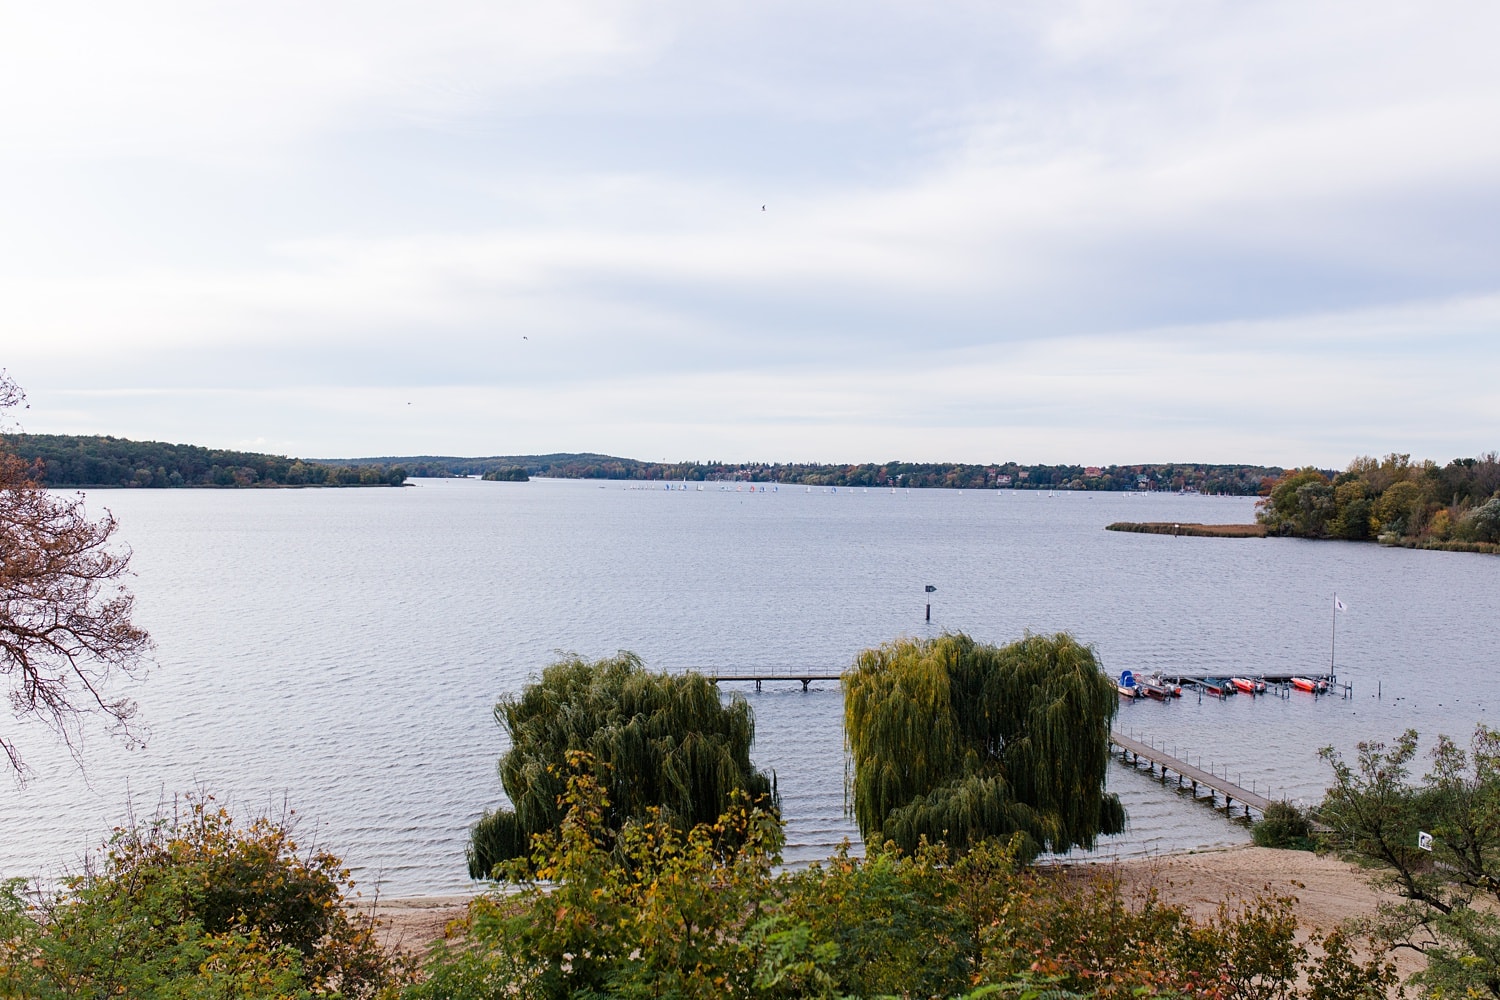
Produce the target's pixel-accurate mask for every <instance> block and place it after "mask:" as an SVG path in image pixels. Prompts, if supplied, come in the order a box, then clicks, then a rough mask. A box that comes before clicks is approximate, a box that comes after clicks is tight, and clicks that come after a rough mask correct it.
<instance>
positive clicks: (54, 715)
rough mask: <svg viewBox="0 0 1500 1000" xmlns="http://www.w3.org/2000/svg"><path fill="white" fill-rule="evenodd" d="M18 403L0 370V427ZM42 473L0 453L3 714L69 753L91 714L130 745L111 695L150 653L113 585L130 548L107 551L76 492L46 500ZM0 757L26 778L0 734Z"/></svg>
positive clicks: (131, 734)
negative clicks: (31, 724)
mask: <svg viewBox="0 0 1500 1000" xmlns="http://www.w3.org/2000/svg"><path fill="white" fill-rule="evenodd" d="M25 398H26V397H25V394H24V393H23V392H22V391H21V389H20V387H19V386H17V385H16V384H15V382H14V381H13V380H12V379H10V377H9V376H8V375H6V373H5V372H4V371H3V370H0V424H3V423H4V417H5V411H6V410H7V409H10V408H12V407H15V406H17V405H19V404H21V403H22V402H23V401H24V400H25ZM40 473H41V469H40V467H39V466H33V465H30V464H28V463H27V462H25V461H23V460H22V459H20V458H18V457H16V456H15V455H12V454H10V453H8V452H5V451H0V677H3V678H4V681H5V686H6V689H7V695H8V697H9V700H10V707H11V711H12V712H13V713H14V715H15V717H16V718H17V719H28V718H35V719H38V720H40V721H42V722H43V723H45V724H46V725H47V726H49V727H50V728H51V729H52V730H53V731H54V732H56V733H57V734H58V735H59V736H60V737H61V738H62V740H63V741H64V742H65V743H66V744H67V745H68V747H69V749H70V750H71V751H73V753H74V755H75V756H77V754H78V748H79V739H80V736H81V732H82V726H83V723H84V722H85V720H86V719H88V718H90V717H96V716H99V717H103V718H104V719H105V720H106V724H107V726H108V727H109V729H110V730H111V731H112V732H115V733H116V734H118V735H121V736H123V737H124V738H125V739H126V740H127V741H128V742H132V743H138V742H139V741H140V732H139V729H138V728H137V727H136V726H135V725H133V720H134V718H135V714H136V706H135V703H134V702H132V701H130V700H129V699H128V698H124V697H120V696H118V695H115V694H112V693H111V692H110V688H111V686H112V684H113V682H115V681H116V680H118V679H119V677H120V675H124V676H125V677H130V678H133V677H137V676H140V675H142V674H143V673H144V672H145V670H146V667H147V665H148V662H149V657H150V654H151V650H152V644H151V638H150V636H148V635H147V634H146V632H145V631H143V630H142V629H140V628H137V627H136V626H135V625H134V624H133V623H132V622H131V620H130V615H131V611H132V610H133V605H134V598H133V597H132V595H131V594H130V591H129V590H127V589H126V588H125V587H124V586H123V585H122V584H121V583H120V580H121V579H122V578H123V577H124V576H126V575H127V573H128V570H129V565H130V550H129V548H123V547H118V546H112V545H111V544H110V540H111V537H112V536H113V535H114V533H115V530H116V529H117V528H118V526H119V525H118V523H117V522H116V521H115V519H114V516H113V515H111V514H110V513H109V512H108V511H106V512H105V514H104V516H103V517H102V518H101V519H100V520H98V521H93V520H90V518H89V517H88V514H87V512H86V511H85V509H84V504H83V497H82V494H79V495H78V496H77V497H74V498H71V499H68V498H64V497H60V496H58V495H56V494H53V493H49V492H48V491H47V490H46V489H44V488H43V487H42V486H41V484H40V478H41V476H40ZM0 750H3V751H4V753H5V755H6V758H7V759H8V761H9V762H10V766H11V768H12V770H13V771H15V773H16V774H17V775H19V776H23V777H24V775H25V773H26V765H25V761H24V759H23V757H22V755H21V753H20V750H19V748H18V747H17V746H16V744H15V741H14V739H12V738H10V737H9V736H8V735H7V734H5V733H0Z"/></svg>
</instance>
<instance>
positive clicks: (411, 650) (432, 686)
mask: <svg viewBox="0 0 1500 1000" xmlns="http://www.w3.org/2000/svg"><path fill="white" fill-rule="evenodd" d="M638 487H639V484H622V483H606V484H602V485H601V484H600V483H597V482H553V481H538V482H533V483H526V484H512V483H482V482H478V481H473V480H464V481H454V480H418V481H417V483H416V485H415V486H413V487H411V488H408V489H401V490H385V489H369V490H265V491H259V490H256V491H248V490H246V491H188V490H182V491H118V492H112V491H98V492H95V493H93V494H91V495H90V497H89V503H90V506H91V508H92V509H97V508H99V507H106V506H107V507H109V508H110V509H112V510H113V511H114V513H115V515H116V516H117V517H118V518H119V520H120V522H121V537H122V538H124V540H125V541H127V542H128V543H129V544H130V545H131V546H132V548H133V549H134V551H135V558H134V562H133V566H134V568H135V570H136V572H137V574H138V575H137V577H136V578H135V579H134V581H132V586H133V589H134V590H135V593H136V595H137V617H138V621H139V623H140V624H142V625H144V626H145V627H146V628H148V629H149V630H150V631H151V633H152V635H153V637H154V638H155V639H156V641H157V644H158V662H159V665H158V666H157V668H155V669H154V670H153V671H152V673H151V675H150V676H149V678H148V679H147V680H146V682H145V683H143V684H141V685H139V686H138V688H137V689H136V690H135V691H134V694H135V695H136V697H137V698H138V700H139V701H140V704H141V713H142V717H143V719H144V720H145V721H146V722H147V724H148V725H149V726H150V730H151V739H150V742H149V745H148V747H147V748H146V749H144V750H138V751H133V752H126V751H125V750H124V749H122V748H121V747H120V746H119V745H118V744H116V743H113V742H111V741H109V740H108V739H107V738H105V737H104V736H103V735H101V734H94V735H91V736H90V738H89V739H88V741H87V742H86V744H85V747H84V758H85V764H86V769H85V771H84V772H83V773H81V774H80V773H79V772H78V770H77V768H76V767H75V765H74V764H73V763H72V761H71V759H70V758H68V757H67V755H66V754H65V753H60V752H57V751H56V749H55V748H54V747H53V746H52V744H51V743H50V742H49V738H48V736H47V735H46V734H45V733H44V732H39V731H35V730H33V729H30V728H23V729H22V730H21V731H20V732H19V733H18V734H17V735H18V739H19V740H20V742H21V747H22V750H23V751H24V752H26V753H28V755H29V759H30V760H31V762H32V763H33V765H34V766H35V769H36V773H35V775H34V777H33V778H32V780H31V781H30V783H29V784H28V785H26V786H25V787H21V788H18V787H15V786H14V785H7V786H6V787H5V790H4V791H3V792H0V876H14V875H28V874H31V875H54V874H56V873H57V872H58V871H59V870H60V869H61V868H62V867H63V866H66V865H71V866H74V867H76V865H77V861H78V858H79V857H80V856H81V854H82V853H83V852H84V851H85V850H86V849H88V848H90V847H92V846H97V845H98V843H99V842H100V840H101V838H102V837H103V835H104V834H105V832H106V831H107V830H108V829H109V827H110V826H112V825H113V824H115V823H118V822H119V821H120V820H121V819H122V818H123V817H124V816H125V814H126V812H127V807H128V804H129V803H131V802H133V804H134V809H135V812H136V813H137V815H141V814H145V813H149V812H150V811H151V810H152V808H154V806H155V805H156V803H157V802H158V801H159V800H161V799H162V798H164V797H165V798H170V797H171V795H172V794H173V793H176V792H182V791H187V790H192V789H194V788H204V789H208V790H210V791H212V792H214V793H215V794H216V795H218V796H219V797H220V798H221V799H223V800H227V801H228V802H230V803H231V805H233V806H234V807H235V808H236V810H237V811H238V812H240V813H248V812H251V811H256V810H264V809H267V808H269V809H273V810H275V811H277V812H280V810H281V809H282V806H283V803H286V804H289V805H290V806H291V807H292V808H295V809H296V810H298V812H299V813H300V814H301V816H302V820H301V822H302V830H303V831H304V839H311V840H315V841H316V842H317V843H318V844H320V845H323V846H327V847H329V848H332V849H334V850H336V851H339V852H341V853H342V854H343V856H344V857H345V859H346V861H347V862H348V863H349V864H350V865H352V866H353V867H355V868H356V870H357V871H358V873H359V875H360V877H361V879H362V881H363V882H364V883H365V884H366V886H369V885H371V884H372V883H374V882H376V881H378V882H379V883H380V885H381V889H382V892H384V893H385V894H387V895H396V896H401V895H417V894H426V893H447V892H454V891H463V890H464V889H465V888H466V887H467V886H468V885H469V883H468V880H467V878H466V877H465V873H464V862H463V847H464V842H465V837H466V829H467V826H468V824H469V823H470V822H472V821H473V820H474V819H475V818H476V817H477V816H478V815H479V813H480V812H481V811H482V810H483V809H484V808H485V807H487V806H493V805H495V804H496V803H498V802H499V801H500V800H501V791H500V786H499V779H498V778H497V777H496V774H495V760H496V758H497V757H498V755H499V754H500V752H501V751H502V750H503V749H504V747H503V742H502V737H501V734H500V731H499V729H498V727H496V726H495V724H494V722H493V720H492V718H491V715H490V710H491V708H492V706H493V704H494V702H495V700H496V698H497V697H499V696H500V695H502V694H504V693H506V692H509V691H515V690H518V689H519V688H520V686H521V685H522V684H524V683H525V682H526V680H527V679H528V678H529V677H531V676H532V675H534V674H536V673H538V672H539V671H540V670H541V668H542V667H544V666H545V665H546V664H547V663H549V662H550V661H552V660H553V659H555V658H556V656H557V655H558V652H559V651H572V652H578V653H581V654H583V655H586V656H590V657H594V656H600V655H604V654H608V653H612V652H614V651H615V650H617V649H629V650H632V651H634V652H636V653H638V654H640V655H641V656H642V657H643V658H644V659H645V660H646V662H647V664H648V666H651V667H654V668H663V669H669V670H683V669H689V668H692V667H700V666H725V665H745V666H752V665H755V666H762V665H789V664H803V663H815V664H827V665H833V666H843V665H846V664H847V663H848V662H849V661H850V660H851V659H852V657H853V656H854V654H855V653H856V652H857V651H858V650H860V649H862V648H864V647H866V646H869V645H874V644H878V643H880V642H883V641H886V640H888V639H891V638H894V637H896V636H898V635H926V634H929V633H934V632H937V631H941V630H944V629H962V630H965V631H968V632H970V633H972V634H973V635H975V636H977V637H979V638H982V639H985V640H990V641H995V642H1006V641H1009V640H1011V639H1013V638H1016V637H1018V636H1020V635H1021V634H1022V633H1023V632H1024V631H1026V630H1030V631H1033V632H1053V631H1058V630H1064V629H1065V630H1068V631H1071V632H1073V633H1074V634H1075V635H1077V636H1078V637H1080V638H1081V639H1082V640H1083V641H1085V642H1088V643H1091V644H1092V645H1093V646H1094V648H1095V650H1096V651H1097V653H1098V655H1099V656H1100V658H1101V660H1102V661H1103V663H1104V664H1105V666H1106V667H1107V668H1108V669H1109V670H1110V671H1111V672H1115V673H1117V672H1118V671H1119V670H1121V669H1124V668H1131V669H1134V670H1136V671H1138V672H1139V671H1143V670H1144V671H1149V670H1152V669H1154V668H1157V667H1161V668H1166V669H1183V670H1209V671H1216V672H1222V673H1240V672H1247V673H1254V672H1260V671H1266V672H1270V671H1276V672H1283V671H1290V670H1295V671H1302V670H1307V671H1319V670H1325V669H1326V668H1327V665H1328V661H1329V640H1330V627H1331V625H1332V621H1331V616H1332V600H1333V593H1334V592H1335V591H1337V592H1338V594H1339V596H1340V597H1341V598H1342V599H1343V601H1344V603H1345V604H1346V605H1347V608H1348V610H1347V611H1345V612H1343V613H1342V614H1340V615H1339V620H1338V645H1337V660H1338V672H1339V674H1340V676H1341V678H1343V679H1352V681H1353V684H1354V696H1353V697H1352V698H1350V699H1347V700H1345V699H1340V698H1320V699H1314V698H1313V697H1311V696H1308V695H1295V696H1293V697H1292V698H1290V699H1281V698H1256V699H1251V698H1249V697H1245V696H1240V697H1237V698H1232V699H1229V700H1227V701H1225V702H1219V701H1215V700H1204V701H1202V702H1201V703H1200V702H1199V701H1198V700H1197V699H1196V698H1191V697H1189V698H1184V699H1182V701H1180V702H1177V703H1169V704H1159V703H1154V702H1144V703H1133V704H1127V705H1122V707H1121V712H1120V717H1119V719H1118V720H1117V723H1116V725H1117V727H1118V728H1120V729H1122V730H1124V731H1128V732H1134V733H1135V734H1136V735H1139V736H1144V737H1147V738H1150V739H1152V740H1154V741H1156V742H1157V743H1159V744H1160V743H1165V744H1169V745H1171V746H1172V747H1174V748H1177V750H1178V752H1179V754H1180V755H1182V756H1187V757H1190V758H1192V759H1193V760H1194V761H1195V762H1196V761H1197V759H1198V758H1200V757H1201V759H1202V762H1203V763H1204V765H1205V766H1207V765H1208V764H1209V763H1210V762H1213V763H1214V764H1215V765H1222V766H1227V767H1228V768H1229V771H1230V774H1231V777H1236V778H1237V779H1238V780H1239V781H1240V783H1241V784H1244V785H1246V786H1249V785H1250V784H1251V783H1252V782H1253V783H1254V784H1255V785H1256V787H1257V788H1259V789H1264V788H1266V787H1270V788H1271V789H1273V791H1274V792H1275V793H1276V794H1281V793H1282V792H1284V793H1285V794H1287V795H1288V796H1290V797H1292V798H1294V799H1295V798H1304V799H1309V800H1310V799H1314V798H1316V797H1317V796H1318V794H1319V792H1320V789H1321V788H1322V786H1323V784H1324V783H1325V781H1326V777H1327V772H1326V768H1325V767H1324V766H1323V765H1322V764H1321V763H1320V762H1319V760H1318V759H1317V749H1318V747H1320V746H1323V745H1325V744H1333V745H1335V746H1338V747H1340V748H1341V749H1344V750H1345V751H1352V749H1353V746H1354V744H1355V743H1356V742H1357V741H1358V740H1361V739H1368V738H1389V737H1390V736H1392V735H1394V734H1395V733H1397V732H1399V731H1400V730H1402V729H1404V728H1406V727H1409V726H1410V727H1416V728H1418V729H1419V730H1421V731H1422V732H1423V734H1424V735H1426V736H1430V735H1432V734H1435V733H1436V732H1439V731H1442V732H1448V733H1451V734H1453V735H1455V736H1466V735H1467V733H1468V732H1469V731H1470V730H1472V728H1473V726H1474V723H1475V722H1476V721H1479V720H1484V721H1488V722H1491V723H1493V722H1494V721H1495V716H1494V712H1495V708H1496V707H1500V669H1497V667H1500V663H1497V658H1500V657H1497V654H1496V641H1495V640H1496V638H1497V635H1496V632H1497V626H1496V622H1500V559H1497V558H1495V557H1489V556H1477V555H1465V554H1458V553H1436V552H1416V551H1411V550H1406V549H1384V548H1380V547H1378V546H1375V545H1368V544H1352V543H1335V542H1305V541H1298V540H1292V539H1266V540H1258V539H1243V540H1239V539H1235V540H1229V539H1209V538H1174V537H1166V536H1156V535H1143V534H1127V533H1119V532H1106V531H1104V530H1103V528H1104V526H1105V525H1106V524H1109V523H1110V522H1112V521H1120V520H1136V521H1174V520H1176V521H1201V522H1229V521H1247V520H1249V519H1250V517H1251V514H1252V501H1250V500H1247V499H1215V498H1209V497H1194V496H1187V497H1183V496H1175V495H1126V494H1083V493H1071V494H1056V495H1051V494H1048V493H1045V492H974V491H967V492H955V491H944V490H926V491H901V492H898V493H895V494H892V493H891V492H890V491H888V490H885V491H880V490H869V491H867V492H866V491H860V490H848V489H840V490H838V491H837V492H826V491H823V490H821V489H815V490H813V491H812V492H811V493H809V492H805V491H804V488H802V487H787V488H782V489H780V490H778V491H777V492H775V493H760V492H756V493H749V492H745V491H740V492H735V491H733V489H732V488H731V490H730V491H727V492H725V491H721V490H720V489H719V488H718V485H717V484H708V485H706V486H705V489H704V491H703V492H699V491H697V490H696V489H695V488H693V487H691V486H690V487H689V489H688V490H687V491H671V492H669V491H666V490H663V489H661V488H660V487H658V488H656V489H641V488H638ZM925 584H933V585H935V586H936V587H937V592H936V593H935V594H933V595H932V602H933V621H932V623H931V624H930V625H928V624H926V623H925V622H924V621H923V617H922V616H923V604H924V602H925V600H926V599H927V597H926V595H925V594H924V593H923V586H924V585H925ZM738 687H739V688H741V689H742V691H743V693H744V694H745V696H746V697H747V698H748V699H749V700H750V703H751V705H752V706H753V708H754V710H755V714H756V720H757V742H756V747H755V750H754V756H755V757H756V759H757V761H758V762H760V763H761V764H762V765H764V766H769V767H773V768H775V770H776V772H777V775H778V778H779V784H780V788H781V791H782V795H783V804H784V811H785V814H786V818H787V821H788V837H789V842H790V843H789V848H788V851H787V855H788V858H789V859H790V860H809V859H813V858H818V857H823V856H826V855H827V854H828V853H829V852H830V851H831V850H832V849H833V847H834V846H835V845H836V844H837V843H838V842H839V841H840V840H841V839H842V838H844V837H849V838H850V839H853V840H857V836H856V834H855V831H854V828H853V826H852V825H851V824H850V823H849V821H848V820H847V819H846V818H845V817H844V814H843V783H844V757H843V737H842V731H841V719H842V705H841V701H840V696H839V692H838V686H837V684H836V683H831V682H830V683H818V684H814V685H813V689H812V690H810V691H808V692H803V691H802V690H801V686H800V685H799V684H795V683H793V684H783V685H777V684H767V685H766V686H765V689H764V690H763V691H762V692H760V693H756V692H755V691H754V688H753V685H749V684H742V685H738ZM1377 689H1378V690H1379V693H1380V697H1378V698H1377V697H1376V693H1377ZM7 718H8V717H7ZM1110 781H1111V785H1112V787H1113V788H1114V789H1115V790H1116V791H1118V792H1119V793H1120V794H1121V796H1122V798H1123V799H1124V801H1125V804H1126V808H1127V809H1128V811H1129V813H1130V819H1131V828H1130V830H1129V831H1128V832H1127V833H1126V834H1124V835H1122V836H1120V837H1117V838H1112V839H1111V840H1110V841H1109V842H1107V844H1106V845H1105V846H1104V847H1103V848H1102V849H1101V852H1100V853H1101V854H1103V855H1106V856H1115V855H1131V854H1140V853H1147V852H1152V851H1168V850H1185V849H1191V848H1195V847H1203V846H1211V845H1219V844H1228V843H1237V842H1241V841H1243V840H1246V839H1248V835H1247V833H1246V832H1245V831H1244V830H1243V829H1242V828H1240V827H1237V826H1234V825H1232V824H1230V823H1228V822H1226V821H1225V820H1223V819H1222V818H1220V817H1218V816H1216V815H1214V814H1213V813H1212V812H1210V810H1208V809H1207V808H1206V807H1203V806H1201V805H1198V806H1195V805H1193V804H1192V803H1190V802H1188V801H1186V800H1183V799H1180V798H1178V797H1176V796H1175V795H1172V794H1170V793H1168V792H1164V791H1162V790H1161V788H1160V787H1159V786H1158V785H1156V784H1155V783H1154V782H1152V781H1151V780H1150V779H1148V778H1146V777H1145V776H1143V775H1135V774H1132V773H1130V772H1129V771H1127V770H1125V769H1124V768H1115V769H1113V770H1112V771H1111V776H1110Z"/></svg>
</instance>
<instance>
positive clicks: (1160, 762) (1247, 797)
mask: <svg viewBox="0 0 1500 1000" xmlns="http://www.w3.org/2000/svg"><path fill="white" fill-rule="evenodd" d="M1109 743H1110V751H1111V752H1112V753H1116V754H1118V755H1119V757H1120V760H1121V761H1123V762H1124V763H1126V764H1129V765H1130V766H1132V767H1135V768H1140V767H1141V766H1142V765H1144V766H1145V768H1146V770H1147V771H1149V772H1151V774H1152V775H1153V776H1155V775H1158V774H1159V775H1160V776H1161V781H1162V783H1163V784H1166V782H1167V778H1168V776H1170V775H1174V774H1175V775H1176V776H1177V787H1178V788H1186V789H1190V790H1191V791H1192V795H1193V798H1194V799H1199V798H1201V797H1202V796H1201V795H1200V789H1207V790H1208V801H1209V804H1210V805H1212V806H1213V807H1214V808H1216V809H1217V808H1219V804H1218V803H1219V799H1220V798H1222V799H1223V800H1224V807H1223V808H1224V812H1225V813H1226V814H1230V815H1232V814H1233V812H1234V807H1235V806H1240V807H1241V808H1243V809H1244V811H1245V818H1247V819H1248V818H1249V817H1250V810H1252V809H1254V810H1255V811H1256V812H1258V813H1260V814H1261V815H1262V816H1264V815H1265V814H1266V807H1267V806H1269V805H1270V804H1271V800H1270V799H1268V798H1266V797H1265V796H1264V795H1259V794H1257V793H1255V792H1252V791H1251V790H1250V789H1248V788H1244V787H1242V786H1240V785H1238V784H1236V783H1234V782H1233V781H1230V780H1229V779H1228V778H1227V777H1220V776H1219V775H1217V774H1214V773H1213V772H1212V771H1205V770H1204V769H1203V768H1201V767H1195V766H1194V765H1192V764H1189V763H1188V762H1187V761H1185V760H1178V759H1177V758H1176V757H1173V756H1172V755H1171V754H1169V753H1167V752H1166V751H1164V750H1158V749H1157V748H1156V747H1153V746H1151V745H1150V744H1149V743H1143V742H1141V741H1140V740H1137V739H1133V738H1131V737H1129V736H1126V735H1124V734H1123V733H1117V732H1115V731H1113V730H1111V731H1110V734H1109Z"/></svg>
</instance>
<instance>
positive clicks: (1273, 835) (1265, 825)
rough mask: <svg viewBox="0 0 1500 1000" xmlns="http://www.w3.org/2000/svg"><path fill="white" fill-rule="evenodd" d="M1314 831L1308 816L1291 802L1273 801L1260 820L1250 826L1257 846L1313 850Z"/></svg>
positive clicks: (1251, 834)
mask: <svg viewBox="0 0 1500 1000" xmlns="http://www.w3.org/2000/svg"><path fill="white" fill-rule="evenodd" d="M1312 832H1313V831H1312V824H1311V823H1309V822H1308V820H1307V816H1306V815H1304V814H1303V812H1302V810H1300V809H1298V808H1297V807H1296V806H1294V805H1292V804H1291V803H1290V802H1272V803H1271V804H1270V805H1268V806H1267V807H1266V814H1265V816H1264V817H1263V818H1262V819H1261V820H1260V822H1258V823H1256V824H1255V825H1254V826H1253V827H1251V828H1250V836H1251V837H1252V838H1253V839H1254V840H1255V843H1256V845H1257V846H1259V847H1279V848H1284V849H1287V850H1294V851H1311V850H1313V849H1314V848H1315V847H1316V845H1315V844H1314V843H1313V839H1312Z"/></svg>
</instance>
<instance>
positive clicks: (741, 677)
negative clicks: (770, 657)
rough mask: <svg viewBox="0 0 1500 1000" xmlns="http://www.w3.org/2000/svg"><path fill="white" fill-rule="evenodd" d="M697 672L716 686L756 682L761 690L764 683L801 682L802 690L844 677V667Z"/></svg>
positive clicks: (712, 668)
mask: <svg viewBox="0 0 1500 1000" xmlns="http://www.w3.org/2000/svg"><path fill="white" fill-rule="evenodd" d="M696 669H697V671H698V672H699V673H700V674H702V675H703V676H704V677H707V678H708V679H709V680H711V681H713V682H714V683H715V684H717V683H719V682H720V681H754V682H755V690H757V691H759V690H760V685H761V683H762V682H763V681H801V682H802V690H804V691H806V690H807V686H808V685H809V684H811V683H812V682H813V681H836V680H838V679H840V678H841V677H842V676H843V673H844V668H842V667H698V668H696Z"/></svg>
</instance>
